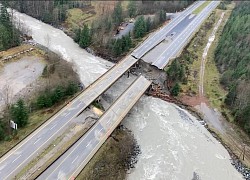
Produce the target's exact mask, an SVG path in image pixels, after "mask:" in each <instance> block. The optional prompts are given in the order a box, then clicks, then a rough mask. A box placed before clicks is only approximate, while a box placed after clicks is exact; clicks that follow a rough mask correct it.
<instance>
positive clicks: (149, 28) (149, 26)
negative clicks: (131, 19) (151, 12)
mask: <svg viewBox="0 0 250 180" xmlns="http://www.w3.org/2000/svg"><path fill="white" fill-rule="evenodd" d="M150 30H151V19H150V17H148V18H147V20H146V31H147V32H149V31H150Z"/></svg>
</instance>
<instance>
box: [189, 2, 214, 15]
mask: <svg viewBox="0 0 250 180" xmlns="http://www.w3.org/2000/svg"><path fill="white" fill-rule="evenodd" d="M209 3H210V1H206V2H204V3H203V4H202V5H200V6H199V7H198V8H196V9H195V10H194V11H193V14H196V15H197V14H199V13H200V12H201V11H202V10H203V9H204V8H205V7H206V6H207V5H208V4H209Z"/></svg>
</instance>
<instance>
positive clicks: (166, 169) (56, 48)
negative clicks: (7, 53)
mask: <svg viewBox="0 0 250 180" xmlns="http://www.w3.org/2000/svg"><path fill="white" fill-rule="evenodd" d="M14 17H15V20H16V22H18V23H19V24H21V25H22V26H23V27H25V28H24V29H26V30H27V29H28V30H29V34H30V35H31V36H32V37H33V40H34V41H35V42H37V43H39V44H41V45H43V46H46V47H47V48H49V49H50V50H51V51H53V52H55V53H57V54H59V55H61V56H62V57H63V58H64V59H65V60H67V61H69V62H72V63H73V64H74V68H75V70H76V71H77V72H78V74H79V76H80V79H81V81H82V83H83V84H84V85H85V86H88V85H89V84H90V83H92V82H93V81H95V80H96V79H97V78H98V77H100V76H101V75H102V74H103V73H104V72H106V71H107V70H108V69H109V68H110V67H112V66H113V64H112V63H111V62H109V61H106V60H104V59H102V58H100V57H96V56H93V55H92V54H90V53H88V52H86V51H85V50H83V49H81V48H80V47H79V46H78V45H77V44H76V43H75V42H74V41H73V40H72V39H71V38H70V37H68V36H67V35H66V34H65V33H64V32H63V31H61V30H59V29H56V28H54V27H52V26H50V25H47V24H45V23H43V22H41V21H39V20H36V19H34V18H32V17H30V16H28V15H25V14H22V13H19V12H15V13H14ZM134 78H135V77H133V76H132V77H131V78H127V77H125V76H123V77H122V79H120V80H119V81H118V82H117V83H115V84H114V86H112V87H111V88H110V89H109V90H108V92H107V95H108V96H110V97H111V98H115V97H116V96H117V95H119V93H121V91H123V90H124V89H125V88H126V87H127V85H128V84H129V83H130V82H131V81H132V80H133V79H134ZM123 124H124V125H125V126H126V127H127V128H128V129H130V130H131V131H132V132H133V134H134V136H135V138H136V140H137V142H138V144H139V146H140V148H141V151H142V153H141V154H140V155H139V157H138V158H139V160H138V163H137V164H136V165H135V168H134V169H132V170H131V171H130V173H129V174H128V176H127V179H129V180H134V179H136V180H145V179H149V180H150V179H156V180H168V179H170V180H185V179H190V180H191V179H202V180H217V179H218V180H224V179H225V180H236V179H242V176H241V175H240V174H239V173H238V172H237V171H236V170H235V169H234V167H233V166H232V165H231V162H230V156H229V154H228V152H227V150H226V149H225V148H224V147H223V146H222V145H221V144H220V143H219V142H218V141H217V140H216V139H215V138H214V137H213V136H212V135H211V134H210V133H209V132H208V131H207V130H206V128H204V127H203V126H202V125H201V124H200V123H199V122H198V121H197V119H195V117H193V116H192V115H191V114H190V113H188V112H187V111H186V110H183V109H181V108H179V107H178V106H176V105H174V104H171V103H168V102H165V101H163V100H160V99H157V98H153V97H147V96H143V97H142V98H141V99H140V100H139V102H138V103H137V104H136V105H135V106H134V108H133V109H132V110H131V112H130V113H129V115H128V116H127V117H126V118H125V119H124V120H123Z"/></svg>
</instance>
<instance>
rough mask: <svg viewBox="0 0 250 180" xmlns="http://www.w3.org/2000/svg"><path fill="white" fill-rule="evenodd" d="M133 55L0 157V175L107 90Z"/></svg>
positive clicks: (6, 175)
mask: <svg viewBox="0 0 250 180" xmlns="http://www.w3.org/2000/svg"><path fill="white" fill-rule="evenodd" d="M136 62H137V59H135V58H133V57H131V56H128V57H126V58H125V59H124V60H122V61H121V62H120V63H118V64H117V65H115V66H113V67H112V68H111V69H110V70H109V71H107V72H106V73H105V74H104V75H103V76H101V77H100V78H99V79H98V80H96V81H95V82H94V83H93V84H91V85H90V86H88V87H87V88H86V89H85V90H84V92H83V93H81V94H80V95H79V96H78V97H77V98H75V99H74V100H73V101H72V102H71V103H69V104H68V105H67V106H65V107H64V108H63V109H62V110H61V111H59V112H58V113H57V114H56V115H55V116H53V117H52V118H51V119H50V120H48V121H47V122H46V123H45V124H43V125H42V126H41V127H40V128H38V129H37V130H36V131H34V132H33V133H32V134H31V135H29V136H28V137H27V138H26V139H24V140H23V141H22V142H21V143H20V144H19V145H17V146H16V147H14V148H13V149H12V150H11V151H9V152H8V153H7V154H5V155H4V156H3V157H2V158H1V159H0V179H11V178H13V177H14V176H15V175H16V174H18V172H19V171H20V170H21V169H22V168H23V167H24V166H25V165H27V164H28V163H29V162H30V161H31V160H32V159H33V158H34V157H36V156H37V155H38V154H39V153H40V152H41V151H42V150H43V149H45V148H46V147H47V146H48V145H49V144H50V143H51V142H52V141H53V140H54V139H55V138H56V137H58V136H59V135H60V134H62V132H63V131H64V130H65V129H66V128H67V127H68V125H70V122H71V120H72V119H73V118H75V117H76V116H77V115H78V114H79V113H80V112H82V111H83V110H84V109H85V108H86V107H88V106H89V104H90V103H92V102H93V101H94V100H95V99H96V98H98V96H100V95H101V94H102V93H103V92H104V91H105V90H107V89H108V88H109V87H110V86H111V85H112V84H113V83H114V82H115V81H116V80H117V79H118V78H119V77H120V76H122V75H123V73H125V72H126V71H127V69H128V68H130V67H131V66H132V65H133V64H134V63H136Z"/></svg>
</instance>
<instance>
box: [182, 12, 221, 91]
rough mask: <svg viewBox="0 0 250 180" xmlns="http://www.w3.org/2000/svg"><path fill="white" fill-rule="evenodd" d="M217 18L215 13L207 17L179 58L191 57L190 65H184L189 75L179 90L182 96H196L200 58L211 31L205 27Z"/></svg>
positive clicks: (210, 28)
mask: <svg viewBox="0 0 250 180" xmlns="http://www.w3.org/2000/svg"><path fill="white" fill-rule="evenodd" d="M218 18H219V17H218V15H217V13H212V14H211V15H210V16H209V17H208V19H207V20H206V21H205V22H204V23H203V24H202V25H201V28H200V29H199V31H198V32H197V33H196V34H195V36H194V38H193V39H192V40H191V42H190V43H189V45H188V46H187V48H186V50H184V52H183V53H182V55H181V57H180V58H181V59H185V56H188V55H190V56H191V57H193V58H192V61H191V63H188V62H187V63H186V64H187V67H188V73H189V75H188V77H187V83H186V84H182V85H181V89H182V91H183V93H184V94H185V93H187V94H193V95H198V92H199V80H200V66H201V58H202V54H203V51H204V48H205V46H206V43H207V39H208V37H209V35H210V34H211V32H212V30H213V29H212V27H207V26H208V25H207V24H211V23H214V22H216V20H218Z"/></svg>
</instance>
